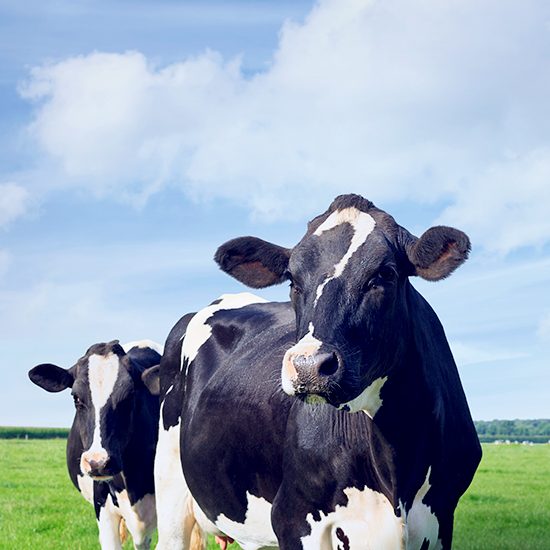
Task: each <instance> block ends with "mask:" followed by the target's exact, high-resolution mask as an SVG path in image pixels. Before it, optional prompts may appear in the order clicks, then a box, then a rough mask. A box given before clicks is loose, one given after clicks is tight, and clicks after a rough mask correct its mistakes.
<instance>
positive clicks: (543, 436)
mask: <svg viewBox="0 0 550 550" xmlns="http://www.w3.org/2000/svg"><path fill="white" fill-rule="evenodd" d="M474 424H475V427H476V430H477V433H478V435H479V439H480V440H481V441H482V442H486V441H487V442H488V441H496V440H499V439H502V440H507V439H509V440H510V441H533V442H534V443H547V442H548V441H549V440H550V419H536V420H520V419H516V420H476V421H474Z"/></svg>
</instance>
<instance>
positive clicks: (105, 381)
mask: <svg viewBox="0 0 550 550" xmlns="http://www.w3.org/2000/svg"><path fill="white" fill-rule="evenodd" d="M118 367H119V360H118V356H117V355H116V354H114V353H109V355H106V356H104V355H97V354H94V355H90V357H89V358H88V382H89V386H90V394H91V396H92V404H93V406H94V434H93V439H92V444H91V446H90V448H89V449H88V450H87V451H85V452H84V453H82V456H81V458H80V469H81V470H82V472H83V473H88V472H89V470H90V468H89V465H88V463H87V461H88V460H96V461H101V460H104V459H106V458H107V457H108V453H107V451H106V450H105V449H104V448H103V444H102V441H101V422H100V418H101V416H100V414H101V409H102V408H103V407H104V406H105V404H106V403H107V401H108V399H109V396H110V395H111V394H112V393H113V389H114V387H115V384H116V381H117V378H118Z"/></svg>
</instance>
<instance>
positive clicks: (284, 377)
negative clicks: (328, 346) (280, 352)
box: [281, 323, 323, 395]
mask: <svg viewBox="0 0 550 550" xmlns="http://www.w3.org/2000/svg"><path fill="white" fill-rule="evenodd" d="M314 330H315V329H314V327H313V323H309V326H308V332H307V333H306V334H305V335H304V336H303V338H301V339H300V341H299V342H297V343H296V344H295V345H294V346H292V347H291V348H290V349H289V350H287V352H286V353H285V356H284V357H283V369H282V373H281V383H282V387H283V391H284V392H285V393H286V394H288V395H294V394H295V393H296V392H295V389H294V382H295V381H296V378H297V376H298V373H297V371H296V368H295V367H294V363H293V361H294V358H295V357H298V356H306V357H307V356H309V355H313V354H315V353H317V352H318V351H319V349H321V345H322V343H323V342H321V340H318V339H317V338H315V336H313V331H314Z"/></svg>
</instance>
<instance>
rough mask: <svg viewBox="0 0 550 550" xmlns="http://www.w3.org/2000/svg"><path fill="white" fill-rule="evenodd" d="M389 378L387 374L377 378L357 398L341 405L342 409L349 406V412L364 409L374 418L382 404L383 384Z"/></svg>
mask: <svg viewBox="0 0 550 550" xmlns="http://www.w3.org/2000/svg"><path fill="white" fill-rule="evenodd" d="M387 380H388V377H387V376H384V377H383V378H377V379H376V380H374V381H373V382H372V383H371V384H369V386H368V387H367V388H365V389H364V390H363V391H362V392H361V393H360V394H359V395H358V396H357V397H356V398H355V399H352V400H351V401H348V402H347V403H344V404H342V405H340V407H339V408H340V409H342V408H344V407H347V408H348V409H349V412H357V411H363V412H365V413H366V414H367V415H368V416H370V418H374V415H375V414H376V413H377V412H378V411H379V410H380V407H381V406H382V398H381V397H380V392H381V391H382V386H384V384H385V383H386V381H387Z"/></svg>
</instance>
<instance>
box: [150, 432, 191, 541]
mask: <svg viewBox="0 0 550 550" xmlns="http://www.w3.org/2000/svg"><path fill="white" fill-rule="evenodd" d="M179 432H180V430H179V423H178V424H177V425H176V426H172V427H171V428H169V429H168V430H165V429H164V428H163V426H161V428H160V430H159V439H158V444H157V454H156V458H155V493H156V501H157V527H158V535H159V538H158V545H157V550H176V549H184V550H188V549H189V548H191V541H192V533H193V528H194V527H195V516H194V514H193V499H192V497H191V494H190V492H189V489H188V488H187V484H186V483H185V479H184V477H183V470H182V468H181V461H180V433H179ZM196 540H197V539H196V537H193V541H196ZM194 546H196V543H195V544H194Z"/></svg>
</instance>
